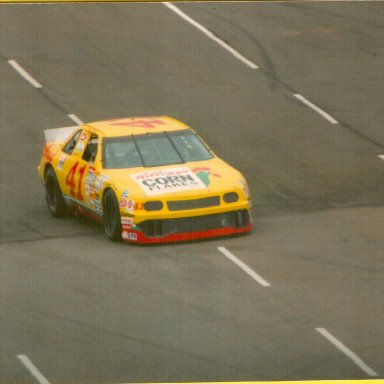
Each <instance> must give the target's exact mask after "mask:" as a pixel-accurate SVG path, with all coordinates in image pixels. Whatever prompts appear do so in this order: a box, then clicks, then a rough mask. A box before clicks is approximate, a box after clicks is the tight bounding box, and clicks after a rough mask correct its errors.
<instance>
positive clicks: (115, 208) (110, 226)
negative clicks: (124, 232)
mask: <svg viewBox="0 0 384 384" xmlns="http://www.w3.org/2000/svg"><path fill="white" fill-rule="evenodd" d="M103 223H104V232H105V234H106V235H107V237H108V239H109V240H111V241H118V240H121V218H120V207H119V203H118V201H117V198H116V195H115V193H114V192H113V191H112V190H111V189H108V190H107V192H105V196H104V200H103Z"/></svg>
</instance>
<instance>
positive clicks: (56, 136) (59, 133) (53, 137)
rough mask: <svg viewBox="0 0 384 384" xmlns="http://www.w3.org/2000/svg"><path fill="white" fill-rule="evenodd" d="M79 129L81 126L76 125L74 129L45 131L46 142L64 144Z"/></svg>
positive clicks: (65, 128)
mask: <svg viewBox="0 0 384 384" xmlns="http://www.w3.org/2000/svg"><path fill="white" fill-rule="evenodd" d="M79 127H80V126H79V125H76V126H74V127H64V128H53V129H46V130H45V131H44V136H45V141H46V142H47V143H48V142H55V143H62V142H63V141H65V140H66V139H68V138H69V137H70V136H71V135H72V134H73V133H74V132H75V131H76V130H77V129H78V128H79Z"/></svg>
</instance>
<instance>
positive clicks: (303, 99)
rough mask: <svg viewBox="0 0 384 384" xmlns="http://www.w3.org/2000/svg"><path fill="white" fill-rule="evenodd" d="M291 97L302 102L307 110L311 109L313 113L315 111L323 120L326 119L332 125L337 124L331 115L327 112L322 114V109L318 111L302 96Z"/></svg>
mask: <svg viewBox="0 0 384 384" xmlns="http://www.w3.org/2000/svg"><path fill="white" fill-rule="evenodd" d="M293 96H295V97H296V98H297V99H299V100H300V101H302V102H303V103H304V104H306V105H307V106H308V107H309V108H312V109H313V110H314V111H316V112H317V113H318V114H320V115H321V116H323V117H324V118H325V119H327V120H328V121H329V122H330V123H332V124H338V123H339V122H338V121H337V120H336V119H334V118H333V117H332V116H331V115H329V114H328V113H327V112H324V111H323V110H322V109H320V108H319V107H318V106H316V105H315V104H313V103H311V102H310V101H309V100H307V99H306V98H305V97H304V96H302V95H300V94H298V93H295V94H294V95H293Z"/></svg>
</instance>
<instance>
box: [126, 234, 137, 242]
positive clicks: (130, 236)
mask: <svg viewBox="0 0 384 384" xmlns="http://www.w3.org/2000/svg"><path fill="white" fill-rule="evenodd" d="M128 240H133V241H137V233H132V232H131V233H128Z"/></svg>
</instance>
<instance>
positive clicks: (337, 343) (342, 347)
mask: <svg viewBox="0 0 384 384" xmlns="http://www.w3.org/2000/svg"><path fill="white" fill-rule="evenodd" d="M316 331H317V332H319V333H320V334H321V335H322V336H324V337H325V338H326V339H327V340H328V341H330V342H331V343H332V344H333V345H334V346H335V347H336V348H337V349H338V350H339V351H340V352H342V353H344V355H346V356H347V357H349V358H350V359H351V360H352V361H353V362H354V363H355V364H356V365H357V366H358V367H359V368H360V369H361V370H362V371H364V372H365V373H366V374H367V375H368V376H378V374H377V373H376V372H375V371H374V370H373V369H372V368H370V367H368V365H367V364H365V362H364V361H363V360H361V359H360V357H358V356H357V355H356V354H355V353H354V352H352V351H351V350H350V349H349V348H347V347H346V346H345V345H344V344H343V343H342V342H341V341H339V340H337V339H336V337H334V336H332V335H331V334H330V333H329V332H328V331H327V330H326V329H325V328H316Z"/></svg>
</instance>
